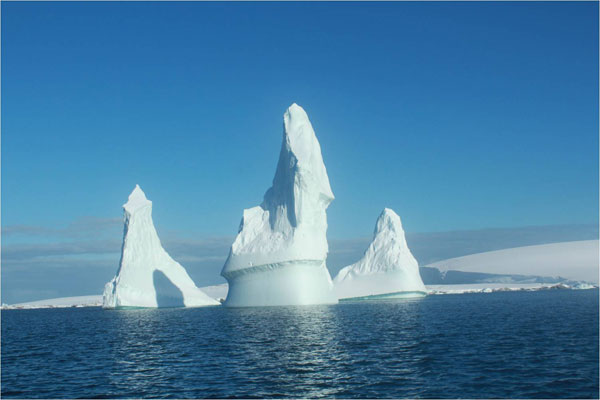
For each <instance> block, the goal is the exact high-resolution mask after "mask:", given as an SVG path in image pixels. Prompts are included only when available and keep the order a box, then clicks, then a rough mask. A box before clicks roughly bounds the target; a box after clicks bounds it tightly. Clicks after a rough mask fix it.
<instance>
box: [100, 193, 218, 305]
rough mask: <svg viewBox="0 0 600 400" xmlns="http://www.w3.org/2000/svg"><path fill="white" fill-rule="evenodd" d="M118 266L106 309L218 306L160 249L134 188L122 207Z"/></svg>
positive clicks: (146, 203)
mask: <svg viewBox="0 0 600 400" xmlns="http://www.w3.org/2000/svg"><path fill="white" fill-rule="evenodd" d="M123 209H124V214H125V229H124V235H123V247H122V250H121V262H120V265H119V269H118V270H117V274H116V276H115V277H114V278H113V279H112V280H111V281H110V282H108V283H107V284H106V286H105V288H104V295H103V298H104V299H103V306H104V307H105V308H119V307H183V306H185V307H199V306H208V305H218V304H219V302H218V301H216V300H215V299H213V298H211V297H209V296H207V295H206V294H204V293H203V292H202V291H201V290H200V289H198V288H197V287H196V285H195V284H194V281H192V279H191V278H190V276H189V275H188V273H187V272H186V270H185V268H183V267H182V266H181V265H180V264H179V263H177V262H176V261H175V260H173V259H172V258H171V257H170V256H169V254H167V252H166V251H165V250H164V249H163V247H162V245H161V243H160V239H159V238H158V234H157V233H156V229H155V228H154V223H153V221H152V202H151V201H150V200H148V199H146V196H145V194H144V192H143V191H142V189H141V188H140V187H139V186H138V185H136V187H135V189H134V190H133V192H131V194H130V195H129V200H128V201H127V203H126V204H125V205H124V206H123Z"/></svg>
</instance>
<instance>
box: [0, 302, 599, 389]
mask: <svg viewBox="0 0 600 400" xmlns="http://www.w3.org/2000/svg"><path fill="white" fill-rule="evenodd" d="M598 362H599V359H598V290H580V291H572V290H548V291H538V292H501V293H490V294H460V295H434V296H427V297H424V298H415V299H393V300H373V301H362V302H343V303H340V304H338V305H332V306H303V307H264V308H225V307H218V306H217V307H207V308H196V309H176V308H174V309H155V310H152V309H138V310H110V311H109V310H102V309H100V308H72V309H41V310H5V311H2V362H1V366H2V369H1V374H2V397H3V398H12V397H19V398H23V397H25V398H74V397H84V398H94V397H177V398H206V397H218V398H224V397H243V398H249V397H338V398H403V397H411V398H414V397H428V398H431V397H433V398H457V397H467V398H493V397H504V398H506V397H511V398H516V397H518V398H555V397H560V398H598V390H599V389H598Z"/></svg>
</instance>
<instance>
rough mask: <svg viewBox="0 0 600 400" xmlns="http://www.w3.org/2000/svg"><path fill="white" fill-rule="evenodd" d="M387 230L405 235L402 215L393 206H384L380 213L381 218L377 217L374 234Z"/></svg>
mask: <svg viewBox="0 0 600 400" xmlns="http://www.w3.org/2000/svg"><path fill="white" fill-rule="evenodd" d="M386 231H389V232H393V233H398V234H402V235H404V229H403V228H402V221H401V220H400V216H399V215H398V214H396V213H395V212H394V210H392V209H391V208H384V209H383V211H382V212H381V214H380V215H379V218H377V223H376V224H375V232H374V236H377V235H379V234H380V233H382V232H386Z"/></svg>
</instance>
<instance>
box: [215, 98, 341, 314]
mask: <svg viewBox="0 0 600 400" xmlns="http://www.w3.org/2000/svg"><path fill="white" fill-rule="evenodd" d="M283 128H284V129H283V141H282V145H281V152H280V155H279V161H278V163H277V169H276V171H275V177H274V178H273V185H272V186H271V188H270V189H268V190H267V192H266V193H265V195H264V198H263V202H262V204H261V205H260V206H256V207H253V208H249V209H246V210H244V212H243V216H242V221H241V223H240V227H239V231H238V234H237V236H236V238H235V240H234V242H233V244H232V245H231V249H230V252H229V256H228V258H227V260H226V262H225V265H224V266H223V270H222V272H221V275H222V276H223V277H224V278H225V279H227V281H228V283H229V292H228V294H227V299H226V300H225V303H224V304H225V305H226V306H233V307H243V306H274V305H307V304H334V303H337V297H336V296H335V293H334V290H333V283H332V280H331V276H330V275H329V270H328V269H327V266H326V263H325V260H326V258H327V252H328V245H327V237H326V233H327V214H326V210H327V207H328V206H329V204H330V203H331V202H332V201H333V199H334V196H333V192H332V191H331V187H330V185H329V177H328V176H327V170H326V169H325V164H324V163H323V157H322V155H321V146H320V145H319V141H318V140H317V137H316V135H315V132H314V130H313V127H312V125H311V123H310V120H309V119H308V115H307V114H306V112H305V111H304V109H303V108H302V107H300V106H299V105H297V104H295V103H294V104H292V105H291V106H290V107H289V108H288V109H287V111H286V112H285V114H284V117H283Z"/></svg>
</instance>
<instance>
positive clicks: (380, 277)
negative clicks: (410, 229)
mask: <svg viewBox="0 0 600 400" xmlns="http://www.w3.org/2000/svg"><path fill="white" fill-rule="evenodd" d="M333 284H334V287H335V292H336V294H337V296H338V298H339V299H349V298H369V299H370V298H393V297H411V296H424V295H425V294H426V293H427V289H426V288H425V285H424V284H423V281H422V280H421V275H420V274H419V264H418V263H417V260H416V259H415V258H414V257H413V255H412V253H411V252H410V250H409V248H408V245H407V244H406V238H405V236H404V230H403V229H402V222H401V221H400V217H399V216H398V214H396V213H395V212H394V211H393V210H391V209H389V208H385V209H384V210H383V212H382V213H381V215H380V216H379V218H378V219H377V223H376V225H375V233H374V235H373V241H372V242H371V244H370V245H369V247H368V248H367V250H366V251H365V253H364V256H363V257H362V258H361V259H360V260H359V261H358V262H357V263H355V264H352V265H349V266H347V267H344V268H342V269H341V270H340V271H339V272H338V274H337V275H336V277H335V278H334V280H333Z"/></svg>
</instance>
